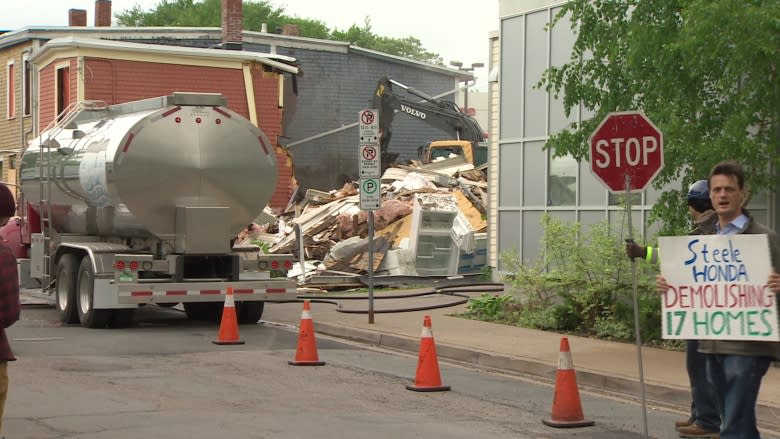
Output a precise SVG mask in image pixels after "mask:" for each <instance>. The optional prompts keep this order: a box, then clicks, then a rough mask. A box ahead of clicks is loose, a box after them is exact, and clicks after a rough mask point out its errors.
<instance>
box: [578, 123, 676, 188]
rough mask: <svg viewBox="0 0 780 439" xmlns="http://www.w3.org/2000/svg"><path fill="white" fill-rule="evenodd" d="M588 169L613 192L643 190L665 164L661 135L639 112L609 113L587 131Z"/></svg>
mask: <svg viewBox="0 0 780 439" xmlns="http://www.w3.org/2000/svg"><path fill="white" fill-rule="evenodd" d="M589 140H590V142H589V143H590V170H591V172H593V174H594V175H595V176H596V178H598V179H599V180H601V181H602V182H603V183H604V184H605V185H606V186H607V188H609V190H610V191H612V192H623V191H625V190H626V176H629V177H630V180H629V182H630V186H629V190H630V191H631V192H641V191H643V190H644V189H645V188H646V187H647V185H648V184H650V182H651V181H653V178H655V176H656V175H658V173H659V172H661V169H662V168H663V167H664V153H663V150H664V138H663V134H662V133H661V131H660V130H659V129H658V128H657V127H656V126H655V125H653V122H651V121H650V119H648V118H647V116H645V115H644V114H643V113H642V112H639V111H628V112H621V113H609V114H608V115H607V116H606V117H605V118H604V120H602V121H601V123H600V124H599V126H598V127H597V128H596V130H595V131H593V134H591V135H590V139H589Z"/></svg>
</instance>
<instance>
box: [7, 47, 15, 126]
mask: <svg viewBox="0 0 780 439" xmlns="http://www.w3.org/2000/svg"><path fill="white" fill-rule="evenodd" d="M6 73H7V78H8V82H7V85H8V88H7V89H6V94H5V95H6V96H8V105H7V106H6V110H7V114H8V118H9V119H13V118H14V117H15V116H16V81H14V62H13V61H8V66H7V68H6Z"/></svg>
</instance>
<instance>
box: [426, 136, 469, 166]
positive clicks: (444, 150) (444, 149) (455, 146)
mask: <svg viewBox="0 0 780 439" xmlns="http://www.w3.org/2000/svg"><path fill="white" fill-rule="evenodd" d="M453 156H460V157H463V158H464V160H465V161H466V162H467V163H474V154H473V152H472V149H471V142H469V141H467V140H438V141H435V142H431V143H430V144H429V145H428V148H426V150H425V155H424V156H423V163H431V162H435V161H437V160H443V159H448V158H451V157H453Z"/></svg>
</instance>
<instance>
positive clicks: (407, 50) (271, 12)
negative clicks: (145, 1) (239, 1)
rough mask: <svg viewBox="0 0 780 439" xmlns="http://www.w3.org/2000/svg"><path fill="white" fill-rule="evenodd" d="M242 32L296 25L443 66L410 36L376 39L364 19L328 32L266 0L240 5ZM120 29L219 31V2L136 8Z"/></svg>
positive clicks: (190, 0) (180, 1)
mask: <svg viewBox="0 0 780 439" xmlns="http://www.w3.org/2000/svg"><path fill="white" fill-rule="evenodd" d="M243 15H244V18H243V28H244V29H246V30H255V31H259V30H260V27H261V25H262V23H265V24H266V25H267V26H268V30H269V32H277V31H279V30H280V29H281V28H282V26H283V25H285V24H295V25H297V26H298V32H299V34H300V36H302V37H308V38H318V39H330V40H337V41H346V42H349V43H350V44H353V45H356V46H360V47H363V48H366V49H371V50H376V51H379V52H384V53H387V54H390V55H396V56H402V57H405V58H410V59H414V60H417V61H423V62H429V63H435V64H442V59H441V57H440V56H439V55H438V54H436V53H433V52H430V51H428V50H426V49H425V48H424V47H423V46H422V43H421V42H420V40H418V39H417V38H414V37H412V36H408V37H405V38H390V37H383V36H379V35H376V34H375V33H373V32H372V30H371V21H370V18H369V17H366V19H365V21H364V23H363V25H362V26H358V25H356V24H353V25H352V26H351V27H350V28H349V29H347V30H344V31H341V30H338V29H333V30H331V28H329V27H328V26H327V25H326V24H325V23H323V22H322V21H320V20H315V19H308V18H300V17H296V16H289V15H287V14H285V12H284V7H273V6H272V5H271V3H270V2H269V1H268V0H260V1H244V2H243ZM116 18H117V22H118V24H119V25H120V26H177V27H202V26H206V27H219V26H221V25H222V2H221V0H160V1H159V3H157V6H156V7H154V8H153V9H151V10H149V11H144V10H143V9H141V7H140V6H139V5H137V4H136V5H135V6H134V7H132V8H130V9H126V10H124V11H121V12H119V13H117V14H116Z"/></svg>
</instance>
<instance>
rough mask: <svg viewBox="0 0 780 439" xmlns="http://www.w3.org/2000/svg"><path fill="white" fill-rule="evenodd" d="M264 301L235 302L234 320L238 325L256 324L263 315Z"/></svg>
mask: <svg viewBox="0 0 780 439" xmlns="http://www.w3.org/2000/svg"><path fill="white" fill-rule="evenodd" d="M264 308H265V302H236V320H238V324H239V325H256V324H257V322H258V320H260V318H261V317H263V309H264Z"/></svg>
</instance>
